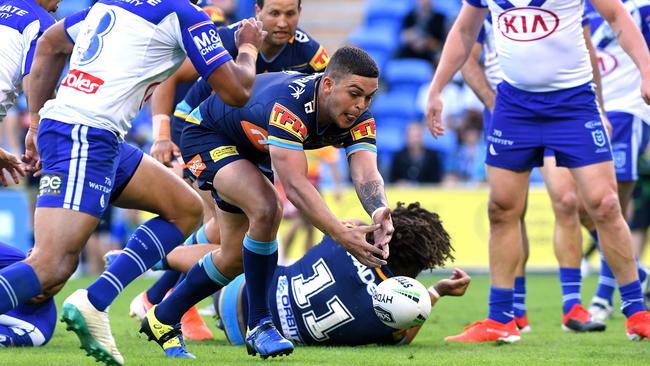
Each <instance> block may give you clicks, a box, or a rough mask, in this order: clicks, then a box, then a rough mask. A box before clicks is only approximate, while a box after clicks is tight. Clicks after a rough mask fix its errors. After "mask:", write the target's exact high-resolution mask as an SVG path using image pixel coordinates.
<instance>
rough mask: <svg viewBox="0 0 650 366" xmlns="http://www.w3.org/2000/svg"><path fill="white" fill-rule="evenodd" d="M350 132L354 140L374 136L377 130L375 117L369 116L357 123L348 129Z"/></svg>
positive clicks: (372, 137)
mask: <svg viewBox="0 0 650 366" xmlns="http://www.w3.org/2000/svg"><path fill="white" fill-rule="evenodd" d="M350 134H351V135H352V140H354V141H357V140H361V139H367V138H371V139H374V138H376V137H377V131H376V127H375V119H374V118H370V119H367V120H365V121H363V122H361V123H359V124H358V125H356V126H354V127H353V128H352V129H351V130H350Z"/></svg>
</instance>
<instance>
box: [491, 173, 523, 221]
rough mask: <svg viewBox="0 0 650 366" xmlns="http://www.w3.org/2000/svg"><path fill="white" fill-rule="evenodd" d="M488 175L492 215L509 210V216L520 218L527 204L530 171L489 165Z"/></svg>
mask: <svg viewBox="0 0 650 366" xmlns="http://www.w3.org/2000/svg"><path fill="white" fill-rule="evenodd" d="M487 177H488V184H489V185H490V203H489V212H490V214H491V217H492V216H493V215H494V214H500V213H503V212H508V216H512V218H513V219H515V220H520V218H521V215H522V214H523V212H524V208H525V206H526V197H527V193H528V184H529V179H530V171H520V172H516V171H512V170H509V169H503V168H498V167H494V166H489V165H488V167H487Z"/></svg>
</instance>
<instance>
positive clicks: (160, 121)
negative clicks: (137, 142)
mask: <svg viewBox="0 0 650 366" xmlns="http://www.w3.org/2000/svg"><path fill="white" fill-rule="evenodd" d="M151 122H152V124H153V126H152V127H153V128H152V129H153V135H154V138H155V139H156V140H163V139H166V140H169V139H170V138H171V132H170V128H171V127H170V125H171V120H170V118H169V116H168V115H166V114H156V115H154V116H153V117H151Z"/></svg>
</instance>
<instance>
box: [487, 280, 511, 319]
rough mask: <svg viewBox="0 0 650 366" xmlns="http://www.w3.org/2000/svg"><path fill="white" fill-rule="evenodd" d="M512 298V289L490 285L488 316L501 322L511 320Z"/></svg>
mask: <svg viewBox="0 0 650 366" xmlns="http://www.w3.org/2000/svg"><path fill="white" fill-rule="evenodd" d="M513 299H514V290H513V289H511V288H496V287H492V286H490V300H489V304H490V307H489V309H490V310H489V313H488V318H489V319H492V320H494V321H497V322H499V323H503V324H507V323H509V322H511V321H512V320H513V319H514V313H513V310H512V304H513Z"/></svg>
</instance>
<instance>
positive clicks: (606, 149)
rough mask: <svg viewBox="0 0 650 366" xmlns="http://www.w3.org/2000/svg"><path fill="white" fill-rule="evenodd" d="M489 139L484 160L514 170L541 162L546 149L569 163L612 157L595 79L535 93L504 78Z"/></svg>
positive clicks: (562, 163)
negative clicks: (598, 103)
mask: <svg viewBox="0 0 650 366" xmlns="http://www.w3.org/2000/svg"><path fill="white" fill-rule="evenodd" d="M487 140H488V144H487V154H486V156H487V157H486V163H487V164H488V165H491V166H495V167H499V168H504V169H508V170H513V171H524V170H530V169H532V168H534V167H537V166H542V165H543V164H544V149H549V150H552V151H554V152H555V158H556V162H557V165H558V166H563V167H567V168H578V167H582V166H586V165H591V164H596V163H600V162H603V161H609V160H612V152H611V147H610V143H609V138H608V137H607V133H606V132H605V128H604V125H603V123H602V120H601V117H600V113H599V110H598V106H597V104H596V95H595V93H594V90H593V87H592V84H591V83H588V84H584V85H581V86H577V87H574V88H569V89H564V90H558V91H552V92H543V93H531V92H527V91H523V90H520V89H517V88H515V87H513V86H511V85H509V84H508V83H506V82H502V83H501V84H499V86H498V88H497V98H496V103H495V107H494V113H493V116H492V123H491V126H490V129H489V132H488V136H487Z"/></svg>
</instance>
